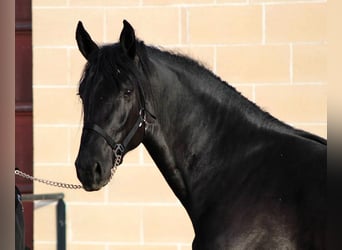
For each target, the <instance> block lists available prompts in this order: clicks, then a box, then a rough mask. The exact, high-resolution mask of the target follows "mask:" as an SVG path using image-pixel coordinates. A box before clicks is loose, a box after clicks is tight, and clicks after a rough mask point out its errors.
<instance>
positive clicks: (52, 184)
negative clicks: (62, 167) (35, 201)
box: [14, 169, 83, 189]
mask: <svg viewBox="0 0 342 250" xmlns="http://www.w3.org/2000/svg"><path fill="white" fill-rule="evenodd" d="M14 174H16V175H18V176H21V177H23V178H25V179H29V180H32V181H37V182H41V183H44V184H46V185H50V186H54V187H60V188H69V189H81V188H83V186H82V185H76V184H67V183H62V182H57V181H50V180H45V179H41V178H36V177H33V176H31V175H28V174H25V173H24V172H22V171H20V170H18V169H16V170H15V171H14Z"/></svg>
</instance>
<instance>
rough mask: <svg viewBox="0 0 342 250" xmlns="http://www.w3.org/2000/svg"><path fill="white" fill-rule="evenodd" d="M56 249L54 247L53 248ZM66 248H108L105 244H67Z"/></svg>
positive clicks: (97, 249) (96, 249)
mask: <svg viewBox="0 0 342 250" xmlns="http://www.w3.org/2000/svg"><path fill="white" fill-rule="evenodd" d="M54 249H56V247H55V248H54ZM67 249H68V250H108V248H107V246H106V244H92V245H89V243H85V244H68V246H67Z"/></svg>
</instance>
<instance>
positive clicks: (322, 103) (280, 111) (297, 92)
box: [256, 85, 327, 123]
mask: <svg viewBox="0 0 342 250" xmlns="http://www.w3.org/2000/svg"><path fill="white" fill-rule="evenodd" d="M326 88H327V86H326V85H312V86H306V85H292V86H291V85H288V86H257V87H256V102H257V103H258V104H259V105H260V106H261V107H262V108H263V109H265V110H266V111H268V112H270V113H271V114H273V115H274V116H276V117H277V118H279V119H281V120H283V121H285V122H290V123H294V122H325V121H326V119H327V104H326V101H327V97H326V91H327V90H326Z"/></svg>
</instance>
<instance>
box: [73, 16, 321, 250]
mask: <svg viewBox="0 0 342 250" xmlns="http://www.w3.org/2000/svg"><path fill="white" fill-rule="evenodd" d="M76 40H77V44H78V48H79V50H80V52H81V53H82V55H83V56H84V57H85V58H86V60H87V64H86V66H85V69H84V72H83V76H82V78H81V80H80V85H79V96H80V98H81V100H82V104H83V113H84V116H83V119H84V121H83V122H84V128H83V132H82V137H81V143H80V149H79V153H78V156H77V159H76V162H75V165H76V170H77V176H78V178H79V180H80V181H81V182H82V184H83V187H84V189H85V190H87V191H95V190H99V189H100V188H101V187H103V186H105V185H106V184H107V183H108V182H109V180H110V179H111V172H112V171H111V169H112V167H113V166H115V168H116V167H117V165H119V164H120V163H121V161H122V159H123V157H124V156H125V154H126V153H127V152H128V151H129V150H132V149H134V148H135V147H137V146H138V145H139V144H140V143H143V144H144V146H145V147H146V149H147V150H148V152H149V154H150V155H151V157H152V158H153V160H154V162H155V163H156V165H157V167H158V168H159V170H160V171H161V173H162V174H163V176H164V177H165V180H166V181H167V183H168V184H169V186H170V187H171V189H172V190H173V192H174V193H175V194H176V196H177V197H178V198H179V200H180V201H181V203H182V204H183V206H184V208H185V209H186V211H187V213H188V215H189V217H190V219H191V221H192V224H193V228H194V232H195V238H194V241H193V249H194V250H221V249H222V250H223V249H324V248H325V240H324V239H325V237H324V236H325V217H326V161H327V154H326V153H327V152H326V150H327V147H326V144H327V143H326V140H325V139H323V138H321V137H319V136H316V135H313V134H310V133H308V132H305V131H302V130H298V129H296V128H293V127H292V126H289V125H287V124H285V123H284V122H282V121H280V120H278V119H276V118H275V117H273V116H272V115H271V114H269V113H267V112H265V111H263V110H262V109H260V108H259V107H258V106H257V105H256V104H254V103H252V102H251V101H249V100H248V99H247V98H245V97H244V96H242V95H241V94H240V93H239V92H238V91H236V90H235V89H234V88H233V87H232V86H230V85H229V84H227V83H226V82H224V81H222V80H221V79H220V78H219V77H218V76H216V75H215V74H214V73H213V72H211V71H210V70H208V69H207V68H205V67H204V66H202V65H201V64H200V63H198V62H197V61H194V60H192V59H190V58H188V57H186V56H184V55H179V54H176V53H173V52H170V51H163V50H161V49H158V48H156V47H153V46H148V45H145V43H144V42H143V41H141V40H139V39H137V38H136V36H135V33H134V29H133V28H132V26H131V25H130V24H129V23H128V22H127V21H124V26H123V29H122V31H121V34H120V39H119V41H118V42H117V43H114V44H109V45H103V46H98V45H97V44H96V43H95V42H94V41H93V40H92V39H91V37H90V35H89V34H88V33H87V31H86V30H85V29H84V27H83V25H82V23H81V22H79V23H78V26H77V30H76Z"/></svg>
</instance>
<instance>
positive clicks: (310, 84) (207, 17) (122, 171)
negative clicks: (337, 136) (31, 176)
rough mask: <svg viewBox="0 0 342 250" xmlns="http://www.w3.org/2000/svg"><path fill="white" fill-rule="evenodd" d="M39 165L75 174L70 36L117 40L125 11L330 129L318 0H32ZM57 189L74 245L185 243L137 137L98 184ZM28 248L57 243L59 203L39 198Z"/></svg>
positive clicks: (182, 218) (179, 211) (278, 112)
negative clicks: (79, 32) (81, 31)
mask: <svg viewBox="0 0 342 250" xmlns="http://www.w3.org/2000/svg"><path fill="white" fill-rule="evenodd" d="M32 8H33V9H32V11H33V77H34V79H33V82H34V86H33V92H34V173H35V175H36V176H37V177H47V178H50V179H55V180H63V181H65V182H71V183H78V180H77V178H76V173H75V169H74V165H73V163H74V160H75V157H76V154H77V151H78V146H79V140H80V134H81V130H82V125H81V121H82V114H81V105H80V101H79V99H78V97H77V96H76V93H77V86H78V80H79V78H80V75H81V71H82V67H83V65H84V63H85V60H84V59H83V57H82V56H81V55H80V53H79V52H78V50H77V47H76V43H75V40H74V37H75V35H74V33H75V28H76V24H77V21H78V20H82V21H83V23H84V25H85V27H86V29H87V30H88V31H89V32H90V34H91V35H92V37H93V38H94V40H95V41H98V42H106V43H108V42H113V41H117V39H118V36H119V34H120V33H119V32H120V31H121V28H122V19H124V18H125V19H127V20H128V21H129V22H130V23H131V24H132V25H133V26H134V28H135V29H136V34H137V35H138V36H139V37H140V38H141V39H143V40H145V42H146V43H152V44H155V45H161V46H163V47H165V48H168V49H173V50H177V51H180V52H184V53H186V54H188V55H190V56H192V57H194V58H196V59H198V60H200V61H201V62H203V63H204V64H206V65H207V66H208V67H209V68H211V69H212V70H213V71H214V72H215V73H217V74H218V75H220V76H221V77H222V78H223V79H224V80H226V81H228V82H229V83H230V84H232V85H234V86H235V87H236V88H237V89H238V90H239V91H241V92H242V93H243V94H245V95H246V96H247V97H248V98H249V99H251V100H253V101H255V102H256V103H257V104H258V105H260V106H261V107H262V108H263V109H265V110H267V111H269V112H270V113H272V114H274V115H275V116H276V117H278V118H280V119H282V120H284V121H286V122H288V123H290V124H293V125H295V126H297V127H299V128H303V129H306V130H309V131H312V132H314V133H317V134H319V135H321V136H323V137H326V128H327V123H326V117H327V112H326V106H327V105H326V75H325V74H326V38H325V31H326V12H325V9H326V1H324V0H321V1H320V0H174V1H171V0H126V1H124V0H121V1H120V0H49V1H47V0H32ZM60 191H63V192H64V193H65V196H66V202H67V223H68V224H67V242H68V249H69V250H76V249H83V250H87V249H92V250H114V249H115V250H123V249H127V250H128V249H138V250H147V249H148V250H152V249H155V250H157V249H158V250H189V249H191V241H192V239H193V230H192V227H191V224H190V221H189V219H188V218H187V216H186V213H185V210H184V209H183V208H182V207H181V205H180V203H179V201H177V199H176V198H175V196H174V195H173V193H172V191H171V190H170V189H169V187H168V186H167V184H166V183H165V181H164V179H163V178H162V176H161V174H160V173H159V171H158V169H157V167H156V166H155V165H154V163H153V161H152V160H151V158H150V157H149V155H148V154H147V153H146V151H145V150H144V148H143V147H142V146H140V147H139V148H138V149H136V150H134V151H133V152H131V153H129V154H128V155H127V157H126V158H125V160H124V164H123V165H122V166H120V167H119V169H118V171H117V173H116V175H115V177H114V179H113V180H112V181H111V183H110V184H109V185H108V186H107V187H105V188H104V189H102V190H101V191H99V192H95V193H87V192H85V191H80V190H78V191H73V190H71V191H69V190H60V189H57V188H52V187H46V186H44V185H42V184H35V193H54V192H60ZM36 205H37V208H36V209H35V214H34V221H35V222H34V230H35V233H34V240H35V243H34V244H35V249H36V250H38V249H41V250H49V249H55V239H56V236H55V234H56V232H55V210H54V209H55V208H54V206H53V205H51V204H50V205H48V206H44V205H46V204H42V203H38V204H36Z"/></svg>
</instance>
